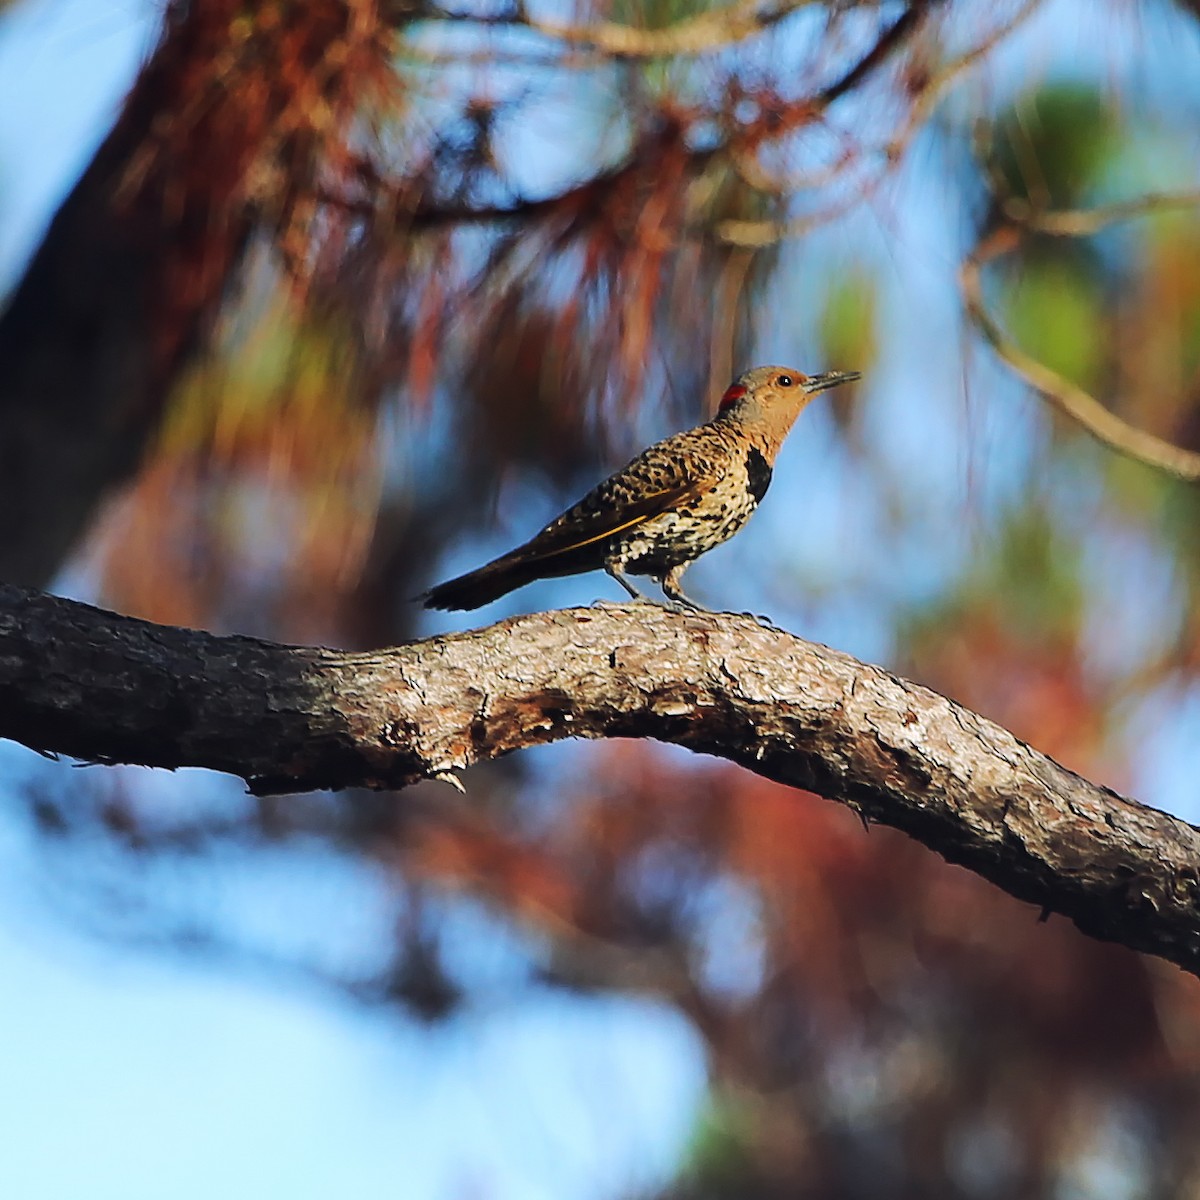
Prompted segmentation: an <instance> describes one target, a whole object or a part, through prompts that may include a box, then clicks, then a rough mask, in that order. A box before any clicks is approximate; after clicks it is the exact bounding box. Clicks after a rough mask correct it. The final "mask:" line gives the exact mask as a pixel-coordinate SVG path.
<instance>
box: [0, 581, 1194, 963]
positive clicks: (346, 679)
mask: <svg viewBox="0 0 1200 1200" xmlns="http://www.w3.org/2000/svg"><path fill="white" fill-rule="evenodd" d="M0 736H2V737H8V738H12V739H14V740H16V741H18V742H22V743H23V744H25V745H26V746H29V747H32V748H33V749H36V750H40V751H43V752H51V753H62V754H69V755H72V756H74V757H77V758H82V759H85V760H88V761H92V762H104V763H115V762H129V763H143V764H145V765H148V766H158V767H182V766H195V767H208V768H211V769H213V770H217V771H225V772H228V773H231V774H235V775H240V776H242V777H243V778H244V779H246V780H248V781H249V783H250V786H251V789H252V790H254V791H256V792H259V793H265V792H279V791H302V790H307V789H312V788H341V787H350V786H367V787H377V788H386V787H402V786H404V785H405V784H409V783H413V782H415V781H417V780H419V779H424V778H428V777H437V776H445V775H446V773H448V772H452V771H456V770H459V769H461V768H464V767H468V766H470V765H471V764H472V763H477V762H483V761H486V760H488V759H493V758H497V757H499V756H500V755H503V754H508V753H510V752H511V751H514V750H519V749H523V748H524V747H527V746H534V745H539V744H543V743H547V742H554V741H559V740H561V739H563V738H570V737H585V738H606V737H641V738H657V739H658V740H660V741H664V742H673V743H675V744H676V745H680V746H686V747H688V748H689V749H691V750H695V751H698V752H701V753H706V754H714V755H718V756H720V757H722V758H726V759H729V760H730V761H732V762H736V763H740V764H741V765H742V766H744V767H747V768H748V769H750V770H752V771H755V772H757V773H758V774H760V775H763V776H765V777H767V778H769V779H773V780H777V781H779V782H781V783H785V784H790V785H792V786H794V787H800V788H806V789H808V790H810V791H814V792H817V793H819V794H820V795H823V796H827V797H828V798H830V799H832V800H838V801H841V802H842V803H844V804H848V805H850V806H851V807H853V808H854V809H855V810H857V811H858V812H859V813H861V814H862V816H863V817H864V819H866V818H870V819H871V820H875V821H880V822H883V823H884V824H888V825H893V826H895V827H897V828H899V829H903V830H905V831H906V832H908V833H910V834H911V835H912V836H913V837H915V838H917V839H918V840H920V841H921V842H923V843H925V845H927V846H929V847H930V848H932V849H934V850H936V851H938V853H940V854H942V855H943V856H944V857H945V858H947V859H948V860H949V861H951V862H954V863H960V864H962V865H963V866H966V867H969V868H970V869H972V870H974V871H976V872H978V873H979V874H980V875H982V876H984V877H985V878H987V879H990V880H991V881H992V882H993V883H995V884H997V885H998V886H1000V887H1002V888H1004V889H1005V890H1006V891H1008V892H1010V893H1011V894H1012V895H1014V896H1017V897H1019V898H1021V899H1024V900H1028V901H1030V902H1032V903H1034V904H1038V905H1040V906H1042V908H1043V909H1044V910H1046V911H1050V910H1053V911H1056V912H1061V913H1063V914H1065V915H1066V916H1069V917H1070V918H1071V919H1072V920H1073V921H1074V922H1075V924H1076V925H1078V926H1079V928H1080V929H1082V930H1084V931H1085V932H1086V933H1089V934H1092V935H1093V936H1095V937H1099V938H1104V939H1107V940H1111V941H1117V942H1121V943H1123V944H1125V945H1127V946H1130V947H1132V948H1134V949H1137V950H1142V951H1146V952H1148V953H1151V954H1157V955H1160V956H1161V957H1163V958H1166V959H1169V960H1170V961H1172V962H1175V963H1177V964H1179V965H1180V966H1181V967H1183V968H1184V969H1185V970H1188V971H1190V972H1192V973H1193V974H1200V830H1197V829H1195V828H1194V827H1192V826H1191V825H1188V824H1186V823H1185V822H1183V821H1179V820H1176V819H1175V818H1173V817H1170V816H1167V815H1166V814H1164V813H1161V812H1157V811H1155V810H1154V809H1150V808H1146V807H1144V806H1143V805H1140V804H1138V803H1136V802H1135V801H1133V800H1129V799H1126V798H1124V797H1122V796H1119V795H1117V794H1116V793H1115V792H1112V791H1109V790H1108V789H1106V788H1102V787H1098V786H1096V785H1095V784H1092V783H1089V782H1088V781H1087V780H1085V779H1082V778H1080V777H1079V776H1078V775H1075V774H1073V773H1072V772H1071V771H1068V770H1066V769H1065V768H1064V767H1061V766H1059V764H1058V763H1056V762H1054V761H1053V760H1052V759H1050V758H1047V757H1046V756H1045V755H1043V754H1040V753H1039V752H1038V751H1036V750H1034V749H1032V748H1031V747H1029V746H1027V745H1026V744H1025V743H1023V742H1021V741H1019V740H1018V739H1017V738H1015V737H1013V735H1012V734H1010V733H1008V732H1007V731H1005V730H1004V729H1001V728H1000V727H999V726H997V725H995V724H993V723H992V722H990V721H987V720H986V719H984V718H983V717H980V716H977V715H976V714H975V713H972V712H970V711H968V710H967V709H965V708H963V707H962V706H961V705H958V704H955V703H954V702H953V701H951V700H948V699H946V698H945V697H943V696H939V695H938V694H937V693H935V692H932V691H929V690H928V689H927V688H923V687H920V686H918V685H916V684H914V683H909V682H907V681H905V680H903V679H899V678H897V677H896V676H894V675H890V674H889V673H888V672H886V671H883V670H880V669H879V668H878V667H873V666H868V665H866V664H864V663H860V662H857V661H856V660H855V659H852V658H850V657H849V656H847V655H845V654H841V653H838V652H837V651H835V650H830V649H828V648H826V647H824V646H818V645H814V644H812V643H810V642H804V641H801V640H800V639H799V638H795V637H792V636H791V635H790V634H787V633H784V632H782V631H780V630H776V629H768V628H764V627H763V626H761V625H759V624H758V623H757V622H756V621H754V620H752V619H750V618H747V617H737V616H732V615H728V614H696V615H687V616H681V615H678V614H675V613H671V612H668V611H666V610H664V609H659V608H656V607H652V606H650V605H646V604H635V605H623V606H614V607H598V608H578V609H568V610H565V611H560V612H546V613H536V614H532V615H529V616H523V617H514V618H512V619H510V620H507V621H502V622H500V623H499V624H497V625H493V626H490V627H488V628H486V629H478V630H473V631H471V632H469V633H462V634H454V635H450V636H446V637H437V638H431V639H429V640H428V641H423V642H414V643H411V644H409V645H404V646H398V647H395V648H394V649H389V650H380V651H376V652H372V653H367V654H350V653H339V652H336V651H332V650H323V649H315V648H314V649H304V648H294V647H285V646H279V645H275V644H273V643H270V642H263V641H258V640H255V639H252V638H243V637H216V636H214V635H212V634H207V633H198V632H195V631H192V630H185V629H174V628H168V627H165V626H158V625H151V624H149V623H147V622H145V621H138V620H134V619H132V618H130V617H122V616H117V615H114V614H112V613H106V612H103V611H101V610H99V609H95V608H91V607H89V606H87V605H84V604H77V603H75V602H73V601H69V600H61V599H57V598H54V597H50V596H44V595H41V594H39V593H36V592H32V591H27V590H25V589H22V588H17V587H13V586H9V585H0Z"/></svg>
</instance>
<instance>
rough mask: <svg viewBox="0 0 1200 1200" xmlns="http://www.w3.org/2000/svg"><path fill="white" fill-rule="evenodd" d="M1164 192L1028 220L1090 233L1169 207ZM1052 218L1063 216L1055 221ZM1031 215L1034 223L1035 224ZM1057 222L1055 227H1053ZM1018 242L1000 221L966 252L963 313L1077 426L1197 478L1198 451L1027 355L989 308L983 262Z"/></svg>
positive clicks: (1132, 453)
mask: <svg viewBox="0 0 1200 1200" xmlns="http://www.w3.org/2000/svg"><path fill="white" fill-rule="evenodd" d="M1188 195H1191V196H1192V199H1191V200H1190V203H1193V204H1194V203H1196V202H1197V199H1198V197H1196V196H1195V195H1194V194H1192V193H1183V194H1181V195H1180V196H1179V197H1174V198H1172V199H1174V200H1176V201H1177V203H1175V204H1171V205H1169V207H1182V206H1183V204H1184V203H1187V202H1189V201H1186V200H1185V199H1184V197H1185V196H1188ZM1167 199H1168V198H1167V197H1164V196H1150V197H1146V198H1145V201H1130V202H1126V203H1123V204H1119V205H1111V206H1109V207H1107V208H1105V209H1096V210H1093V212H1092V213H1091V214H1088V213H1083V212H1064V213H1042V214H1040V215H1039V216H1037V217H1036V218H1035V217H1034V216H1033V214H1030V219H1029V220H1028V221H1027V222H1026V224H1027V225H1028V226H1029V227H1030V228H1044V229H1045V231H1046V232H1051V231H1053V232H1058V233H1062V234H1063V236H1077V235H1074V234H1069V233H1068V232H1067V231H1068V230H1069V229H1072V228H1077V229H1079V230H1081V231H1087V232H1091V231H1093V230H1094V229H1099V228H1103V227H1104V225H1108V224H1112V223H1113V222H1114V221H1120V220H1127V219H1129V218H1131V217H1135V216H1140V215H1141V214H1142V213H1143V212H1146V211H1153V210H1160V209H1164V208H1166V207H1168V204H1167V203H1166V201H1167ZM1056 218H1062V220H1061V222H1056ZM1035 220H1036V221H1037V222H1038V223H1037V224H1035ZM1056 223H1057V224H1058V228H1057V229H1053V230H1052V229H1051V227H1053V226H1055V225H1056ZM1019 243H1020V233H1019V230H1018V229H1017V227H1015V226H1012V225H1005V226H1002V227H1001V228H1000V229H998V230H996V231H995V232H994V233H993V234H991V235H990V236H988V237H987V238H985V239H984V240H983V241H982V242H980V243H979V245H977V246H976V247H975V249H974V250H973V251H972V253H971V254H970V255H968V256H967V258H966V260H965V261H964V262H963V265H962V267H961V269H960V271H959V287H960V289H961V291H962V296H963V302H964V304H965V305H966V309H967V312H968V313H969V314H970V317H971V319H972V320H973V321H974V322H975V325H976V326H977V327H978V329H979V331H980V332H981V333H982V334H983V336H984V337H985V338H986V339H987V340H988V342H989V344H990V345H991V347H992V349H993V350H995V351H996V353H997V354H998V355H999V356H1000V357H1001V358H1002V359H1003V360H1004V361H1005V362H1006V363H1008V365H1009V366H1010V367H1012V369H1013V370H1014V371H1015V372H1016V373H1017V374H1018V375H1019V376H1020V377H1021V378H1022V379H1024V380H1025V382H1026V383H1028V384H1029V385H1030V387H1032V388H1034V389H1035V390H1036V391H1038V392H1040V393H1041V394H1042V395H1043V396H1044V397H1045V398H1046V399H1047V400H1049V401H1050V403H1051V404H1053V405H1054V407H1055V408H1057V409H1058V410H1059V411H1060V412H1061V413H1063V414H1064V415H1065V416H1068V417H1070V418H1071V420H1073V421H1075V422H1077V423H1078V424H1079V425H1081V426H1082V427H1083V428H1084V429H1085V430H1087V432H1088V433H1090V434H1091V435H1092V436H1093V437H1094V438H1096V439H1097V440H1098V441H1100V442H1103V443H1104V444H1105V445H1106V446H1108V447H1109V448H1110V449H1112V450H1115V451H1117V453H1119V454H1123V455H1125V456H1126V457H1127V458H1132V459H1135V460H1136V461H1138V462H1141V463H1145V464H1146V465H1147V466H1150V467H1156V468H1157V469H1159V470H1160V471H1165V472H1166V473H1167V474H1169V475H1173V476H1174V477H1175V478H1177V479H1184V480H1187V481H1189V482H1196V481H1198V480H1200V454H1198V453H1196V452H1195V451H1192V450H1185V449H1183V448H1182V447H1180V446H1176V445H1174V444H1173V443H1171V442H1168V441H1165V440H1164V439H1163V438H1160V437H1156V436H1155V435H1154V434H1152V433H1147V432H1146V431H1145V430H1142V429H1138V428H1136V427H1135V426H1133V425H1130V424H1129V422H1128V421H1125V420H1123V419H1122V418H1121V417H1118V416H1117V415H1116V413H1114V412H1112V410H1111V409H1108V408H1106V407H1105V406H1104V405H1103V404H1101V403H1100V401H1099V400H1097V399H1096V397H1095V396H1093V395H1091V393H1089V392H1086V391H1084V390H1083V388H1081V387H1078V386H1077V385H1076V384H1074V383H1072V382H1071V381H1070V380H1069V379H1066V378H1064V377H1063V376H1062V375H1060V374H1059V373H1058V372H1057V371H1054V370H1051V369H1050V368H1049V367H1047V366H1046V365H1045V364H1044V363H1041V362H1039V361H1038V360H1037V359H1035V358H1033V357H1032V356H1031V355H1028V354H1026V353H1025V352H1024V351H1023V350H1022V349H1021V348H1020V347H1019V346H1018V345H1017V344H1016V343H1015V342H1014V341H1013V340H1012V338H1010V337H1009V336H1008V335H1007V334H1006V333H1005V332H1004V330H1003V329H1001V327H1000V325H999V323H998V322H997V321H996V319H995V318H994V317H993V316H992V315H991V313H989V312H988V309H987V306H986V305H985V304H984V301H983V288H982V285H981V283H980V273H981V270H982V268H983V267H984V265H985V264H986V263H989V262H991V261H992V260H993V259H995V258H999V257H1000V256H1001V255H1003V254H1007V253H1009V252H1011V251H1012V250H1015V249H1016V248H1017V246H1018V245H1019Z"/></svg>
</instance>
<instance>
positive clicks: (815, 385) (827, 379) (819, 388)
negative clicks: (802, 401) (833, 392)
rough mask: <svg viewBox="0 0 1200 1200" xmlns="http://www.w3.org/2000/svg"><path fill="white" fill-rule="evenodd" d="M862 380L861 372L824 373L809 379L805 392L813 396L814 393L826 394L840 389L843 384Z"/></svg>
mask: <svg viewBox="0 0 1200 1200" xmlns="http://www.w3.org/2000/svg"><path fill="white" fill-rule="evenodd" d="M861 378H862V373H861V372H860V371H822V372H821V374H820V375H810V376H809V377H808V382H807V383H806V384H805V385H804V390H805V391H806V392H808V393H809V394H810V395H811V394H812V393H813V392H824V391H826V390H827V389H829V388H835V387H838V386H839V385H841V384H843V383H853V382H854V381H855V380H856V379H861Z"/></svg>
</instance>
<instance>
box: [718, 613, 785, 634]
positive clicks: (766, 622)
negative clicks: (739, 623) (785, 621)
mask: <svg viewBox="0 0 1200 1200" xmlns="http://www.w3.org/2000/svg"><path fill="white" fill-rule="evenodd" d="M729 615H730V616H731V617H749V618H750V620H752V621H757V622H758V624H759V625H761V626H762V627H763V628H764V629H770V630H773V631H774V632H775V633H787V630H786V629H784V628H783V627H782V626H781V625H776V624H775V622H774V621H772V620H771V618H770V617H767V616H764V615H763V614H762V613H755V612H739V613H730V614H729Z"/></svg>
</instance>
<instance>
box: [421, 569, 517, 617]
mask: <svg viewBox="0 0 1200 1200" xmlns="http://www.w3.org/2000/svg"><path fill="white" fill-rule="evenodd" d="M539 575H540V572H539V571H538V570H537V568H536V567H534V566H531V565H530V564H529V563H522V562H514V561H513V560H511V559H509V558H498V559H496V561H495V562H490V563H488V564H487V565H486V566H483V567H480V568H479V569H478V570H476V571H468V572H467V574H466V575H459V576H458V578H457V579H448V580H447V581H446V582H445V583H439V584H438V585H437V587H432V588H430V589H429V591H427V592H423V593H422V594H421V595H420V596H418V597H417V599H418V600H420V601H421V603H422V604H424V605H425V607H426V608H442V609H464V608H482V607H483V606H484V605H485V604H490V603H491V602H492V601H493V600H498V599H499V598H500V597H501V596H503V595H505V594H506V593H508V592H511V591H513V590H515V589H516V588H519V587H524V585H525V584H527V583H532V582H533V581H534V580H535V579H537V578H538V576H539Z"/></svg>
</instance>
